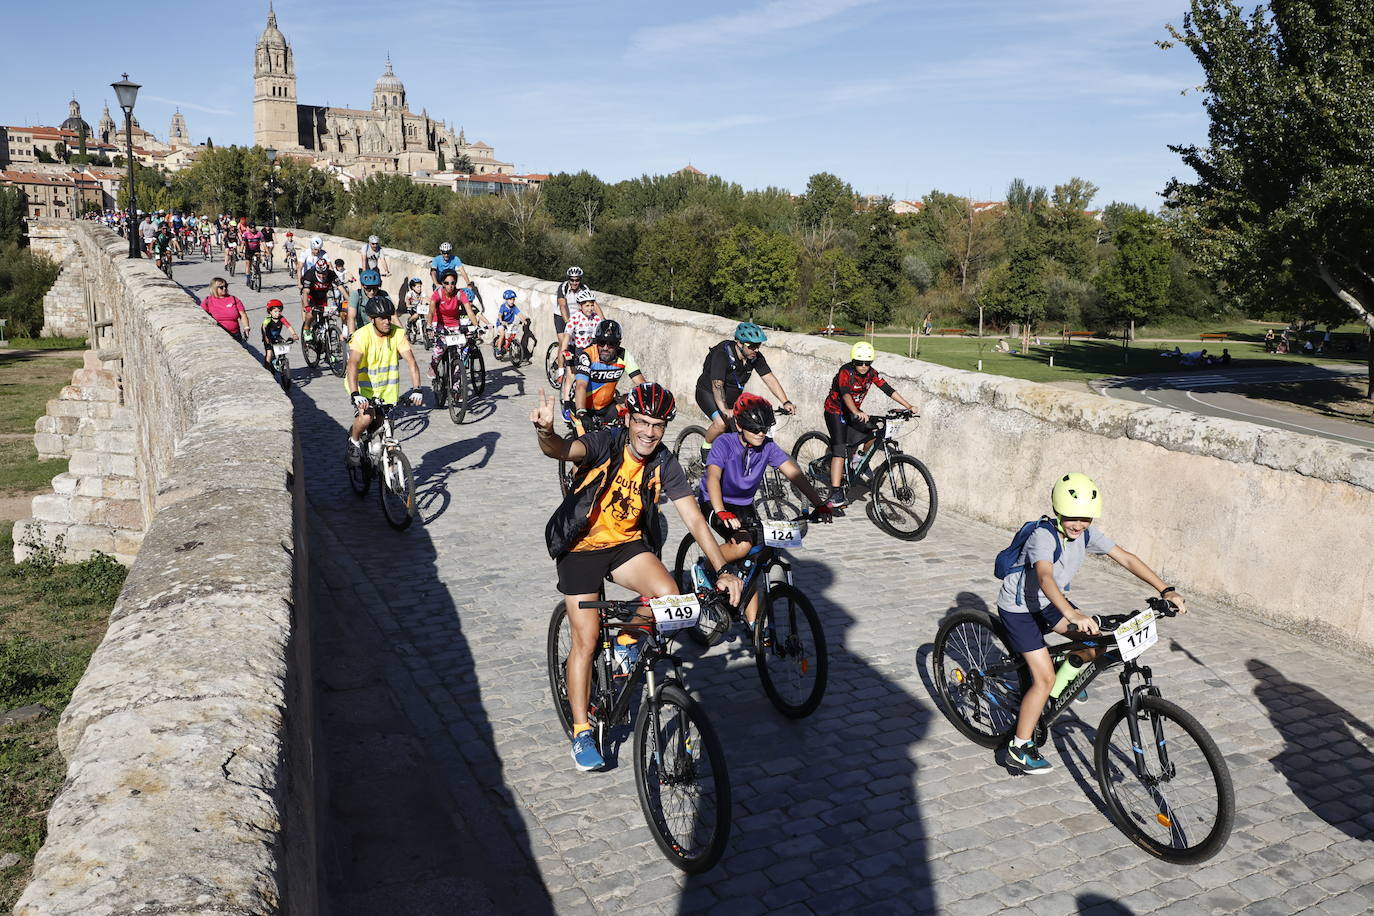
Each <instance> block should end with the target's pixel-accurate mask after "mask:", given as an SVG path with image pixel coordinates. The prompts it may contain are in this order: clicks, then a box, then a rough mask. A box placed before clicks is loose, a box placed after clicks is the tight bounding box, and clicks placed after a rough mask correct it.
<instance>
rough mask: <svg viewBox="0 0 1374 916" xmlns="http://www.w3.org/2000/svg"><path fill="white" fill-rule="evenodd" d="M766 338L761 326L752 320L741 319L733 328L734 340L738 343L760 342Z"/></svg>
mask: <svg viewBox="0 0 1374 916" xmlns="http://www.w3.org/2000/svg"><path fill="white" fill-rule="evenodd" d="M767 339H768V335H767V334H765V333H763V328H761V327H759V326H758V325H756V324H754V322H752V321H741V322H740V323H739V327H737V328H735V340H738V341H739V342H740V343H752V344H761V343H763V342H764V341H765V340H767Z"/></svg>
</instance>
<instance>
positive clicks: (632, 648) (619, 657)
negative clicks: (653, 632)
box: [615, 640, 639, 675]
mask: <svg viewBox="0 0 1374 916" xmlns="http://www.w3.org/2000/svg"><path fill="white" fill-rule="evenodd" d="M638 661H639V642H638V641H636V642H632V643H630V644H629V645H624V644H623V643H621V642H620V641H619V640H617V641H616V644H615V668H616V673H617V674H620V675H625V674H629V673H630V671H631V670H632V669H633V668H634V666H635V663H636V662H638Z"/></svg>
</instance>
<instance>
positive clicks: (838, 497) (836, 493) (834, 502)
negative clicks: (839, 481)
mask: <svg viewBox="0 0 1374 916" xmlns="http://www.w3.org/2000/svg"><path fill="white" fill-rule="evenodd" d="M825 504H826V505H827V506H829V507H830V508H831V509H843V508H845V507H846V506H848V505H849V498H848V497H846V496H845V495H844V487H836V488H835V489H833V490H831V491H830V498H829V499H828V500H826V502H825Z"/></svg>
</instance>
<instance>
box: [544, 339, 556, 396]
mask: <svg viewBox="0 0 1374 916" xmlns="http://www.w3.org/2000/svg"><path fill="white" fill-rule="evenodd" d="M544 377H545V378H547V379H548V380H549V385H550V386H552V387H554V388H557V387H558V381H559V378H558V341H556V340H555V341H554V342H553V343H551V344H549V348H548V349H547V350H545V351H544Z"/></svg>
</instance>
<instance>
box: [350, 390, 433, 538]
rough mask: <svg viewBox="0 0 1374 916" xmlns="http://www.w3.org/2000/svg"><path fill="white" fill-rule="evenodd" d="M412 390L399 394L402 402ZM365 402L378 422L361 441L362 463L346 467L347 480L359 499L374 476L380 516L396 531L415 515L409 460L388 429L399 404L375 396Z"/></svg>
mask: <svg viewBox="0 0 1374 916" xmlns="http://www.w3.org/2000/svg"><path fill="white" fill-rule="evenodd" d="M411 393H412V392H406V393H405V394H403V395H401V400H402V401H404V400H406V399H407V398H409V397H410V395H411ZM369 403H370V404H371V405H372V407H373V409H374V410H376V411H377V417H378V421H377V422H376V423H373V424H372V426H371V428H369V429H368V430H367V431H366V432H365V433H363V435H362V438H361V440H360V441H361V442H362V447H363V455H362V463H361V464H359V465H358V467H356V468H355V467H352V466H351V465H350V466H349V468H348V482H349V484H351V485H352V487H353V492H354V493H356V494H358V498H359V499H362V498H363V497H364V496H366V495H367V491H368V488H369V487H371V486H372V478H374V477H376V478H377V496H378V497H379V499H380V500H381V503H382V515H383V516H385V517H386V523H387V524H388V525H390V526H391V527H392V528H395V529H396V530H397V531H403V530H405V529H406V528H409V527H410V523H411V521H412V520H413V519H414V518H415V512H416V505H415V474H414V473H413V472H412V471H411V469H410V459H409V458H407V457H406V454H405V452H403V451H401V443H399V442H397V441H396V436H395V434H394V433H393V431H392V428H391V418H392V417H393V416H395V414H396V411H398V410H399V409H400V407H401V405H400V404H387V403H384V402H383V401H382V400H381V399H379V398H372V399H370V401H369Z"/></svg>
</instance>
